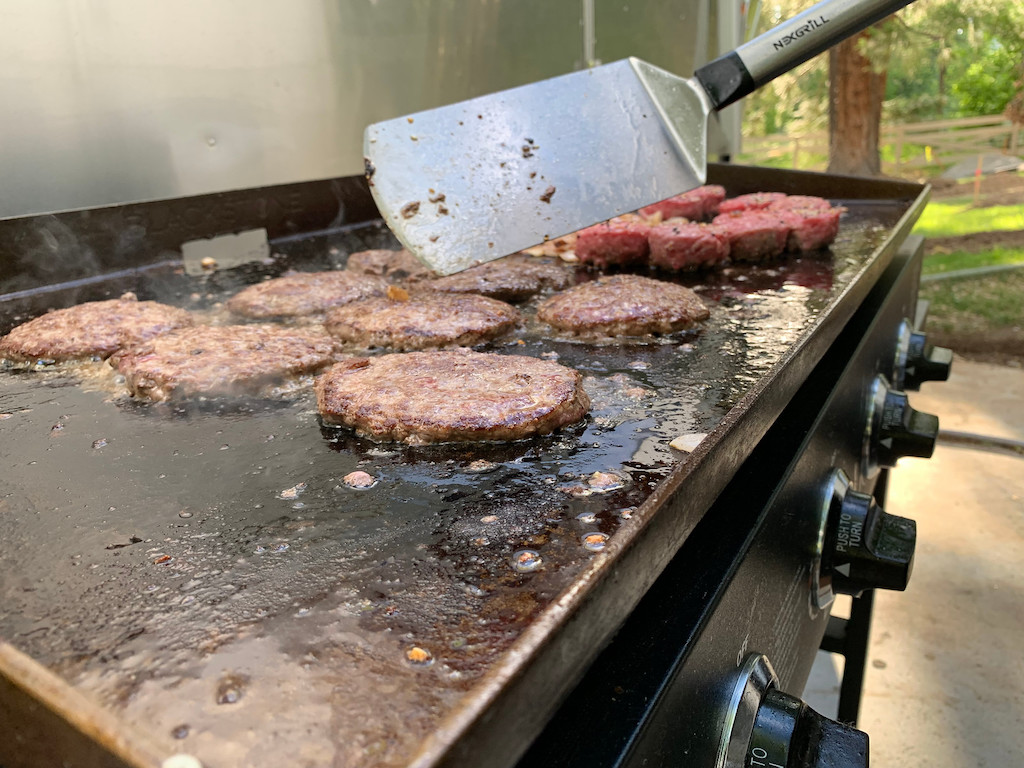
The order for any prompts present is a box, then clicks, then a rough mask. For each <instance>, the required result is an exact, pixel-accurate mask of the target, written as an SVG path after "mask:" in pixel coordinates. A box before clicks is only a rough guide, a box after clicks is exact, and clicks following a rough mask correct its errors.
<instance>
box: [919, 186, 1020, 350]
mask: <svg viewBox="0 0 1024 768" xmlns="http://www.w3.org/2000/svg"><path fill="white" fill-rule="evenodd" d="M929 183H931V185H932V200H944V199H950V198H954V197H964V196H969V195H973V194H974V184H972V183H967V184H957V183H955V182H952V181H948V180H945V179H931V180H930V181H929ZM978 192H979V194H978V200H977V202H976V203H975V206H976V207H979V208H982V207H988V206H993V205H1020V206H1024V176H1021V175H1020V174H1016V173H999V174H993V175H991V176H986V177H984V178H983V179H982V180H981V184H980V186H979V190H978ZM995 246H1004V247H1007V248H1024V230H1016V231H1009V232H976V233H973V234H970V235H960V236H957V237H933V238H929V239H928V240H927V241H926V244H925V249H926V250H925V253H926V255H927V254H930V253H949V252H951V251H968V252H970V251H983V250H987V249H989V248H993V247H995ZM988 279H990V280H998V279H999V278H998V277H992V278H988ZM1022 298H1024V297H1022ZM928 335H929V340H930V341H932V342H933V343H935V344H938V345H940V346H943V347H949V348H951V349H953V350H954V351H955V352H957V353H958V354H960V355H963V356H964V357H966V358H969V359H971V360H976V361H979V362H987V363H997V364H1001V365H1010V366H1014V367H1024V329H1022V328H1019V327H1010V328H989V329H986V330H985V331H984V332H978V331H976V330H971V331H963V332H957V331H952V332H938V331H933V332H929V334H928Z"/></svg>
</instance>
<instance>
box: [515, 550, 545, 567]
mask: <svg viewBox="0 0 1024 768" xmlns="http://www.w3.org/2000/svg"><path fill="white" fill-rule="evenodd" d="M543 564H544V561H543V560H542V559H541V556H540V552H537V551H535V550H532V549H520V550H519V551H518V552H516V553H515V554H513V555H512V568H513V569H514V570H516V571H517V572H519V573H532V572H533V571H536V570H537V569H538V568H540V567H541V565H543Z"/></svg>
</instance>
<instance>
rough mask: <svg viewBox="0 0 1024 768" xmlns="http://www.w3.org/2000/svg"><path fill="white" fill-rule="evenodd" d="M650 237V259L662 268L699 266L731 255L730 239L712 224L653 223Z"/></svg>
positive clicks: (713, 262)
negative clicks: (656, 224) (654, 225)
mask: <svg viewBox="0 0 1024 768" xmlns="http://www.w3.org/2000/svg"><path fill="white" fill-rule="evenodd" d="M649 241H650V244H651V258H650V262H651V264H653V265H654V266H656V267H660V268H661V269H673V270H689V269H698V268H700V267H708V266H711V265H713V264H717V263H719V262H722V261H725V260H726V259H728V258H729V242H728V241H727V240H726V239H725V238H724V237H723V236H722V235H721V234H720V233H719V232H718V230H717V229H716V228H715V227H714V226H711V225H709V224H698V223H696V222H692V221H684V222H681V223H678V224H675V223H672V222H669V223H666V224H659V225H658V226H656V227H651V235H650V238H649Z"/></svg>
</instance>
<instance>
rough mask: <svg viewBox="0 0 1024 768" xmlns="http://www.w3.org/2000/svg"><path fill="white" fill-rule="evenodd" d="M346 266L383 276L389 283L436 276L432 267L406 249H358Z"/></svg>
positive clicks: (353, 269) (352, 269)
mask: <svg viewBox="0 0 1024 768" xmlns="http://www.w3.org/2000/svg"><path fill="white" fill-rule="evenodd" d="M345 268H346V269H348V270H351V271H353V272H361V273H363V274H364V275H377V276H379V277H383V278H384V279H385V280H387V281H388V282H389V283H404V282H409V283H414V282H418V281H420V280H427V279H428V278H431V277H434V273H433V271H431V269H430V267H428V266H427V265H426V264H424V263H423V262H422V261H420V260H419V259H417V258H416V257H415V256H413V255H412V254H411V253H409V251H407V250H405V249H402V250H401V251H388V250H374V251H358V252H357V253H353V254H351V255H350V256H349V257H348V262H347V263H346V265H345Z"/></svg>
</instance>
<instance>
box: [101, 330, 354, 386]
mask: <svg viewBox="0 0 1024 768" xmlns="http://www.w3.org/2000/svg"><path fill="white" fill-rule="evenodd" d="M338 357H339V355H338V350H337V345H336V342H335V341H334V339H332V338H331V337H330V336H328V335H327V334H326V333H324V332H323V330H320V329H314V328H282V327H281V326H276V325H221V326H211V325H201V326H196V327H194V328H183V329H181V330H177V331H171V332H170V333H167V334H164V335H163V336H158V337H157V338H155V339H152V340H150V341H148V342H144V343H142V344H139V345H137V346H134V347H130V348H129V349H126V350H124V351H122V352H118V353H117V354H116V355H114V357H113V358H112V359H111V363H112V364H113V365H115V366H116V367H117V369H118V370H119V371H120V372H121V373H123V374H124V378H125V383H126V384H127V385H128V389H129V391H131V393H132V394H133V395H135V396H136V397H141V398H146V399H148V400H167V399H169V398H170V397H172V396H179V395H197V394H200V395H239V394H246V393H251V392H254V391H257V390H259V389H260V388H262V387H264V386H266V385H269V384H274V383H277V382H278V381H280V380H282V379H284V378H285V377H286V376H290V375H292V376H293V375H298V374H303V373H310V372H313V371H318V370H320V369H321V368H323V367H325V366H327V365H329V364H330V363H333V362H335V361H336V360H337V359H338Z"/></svg>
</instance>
